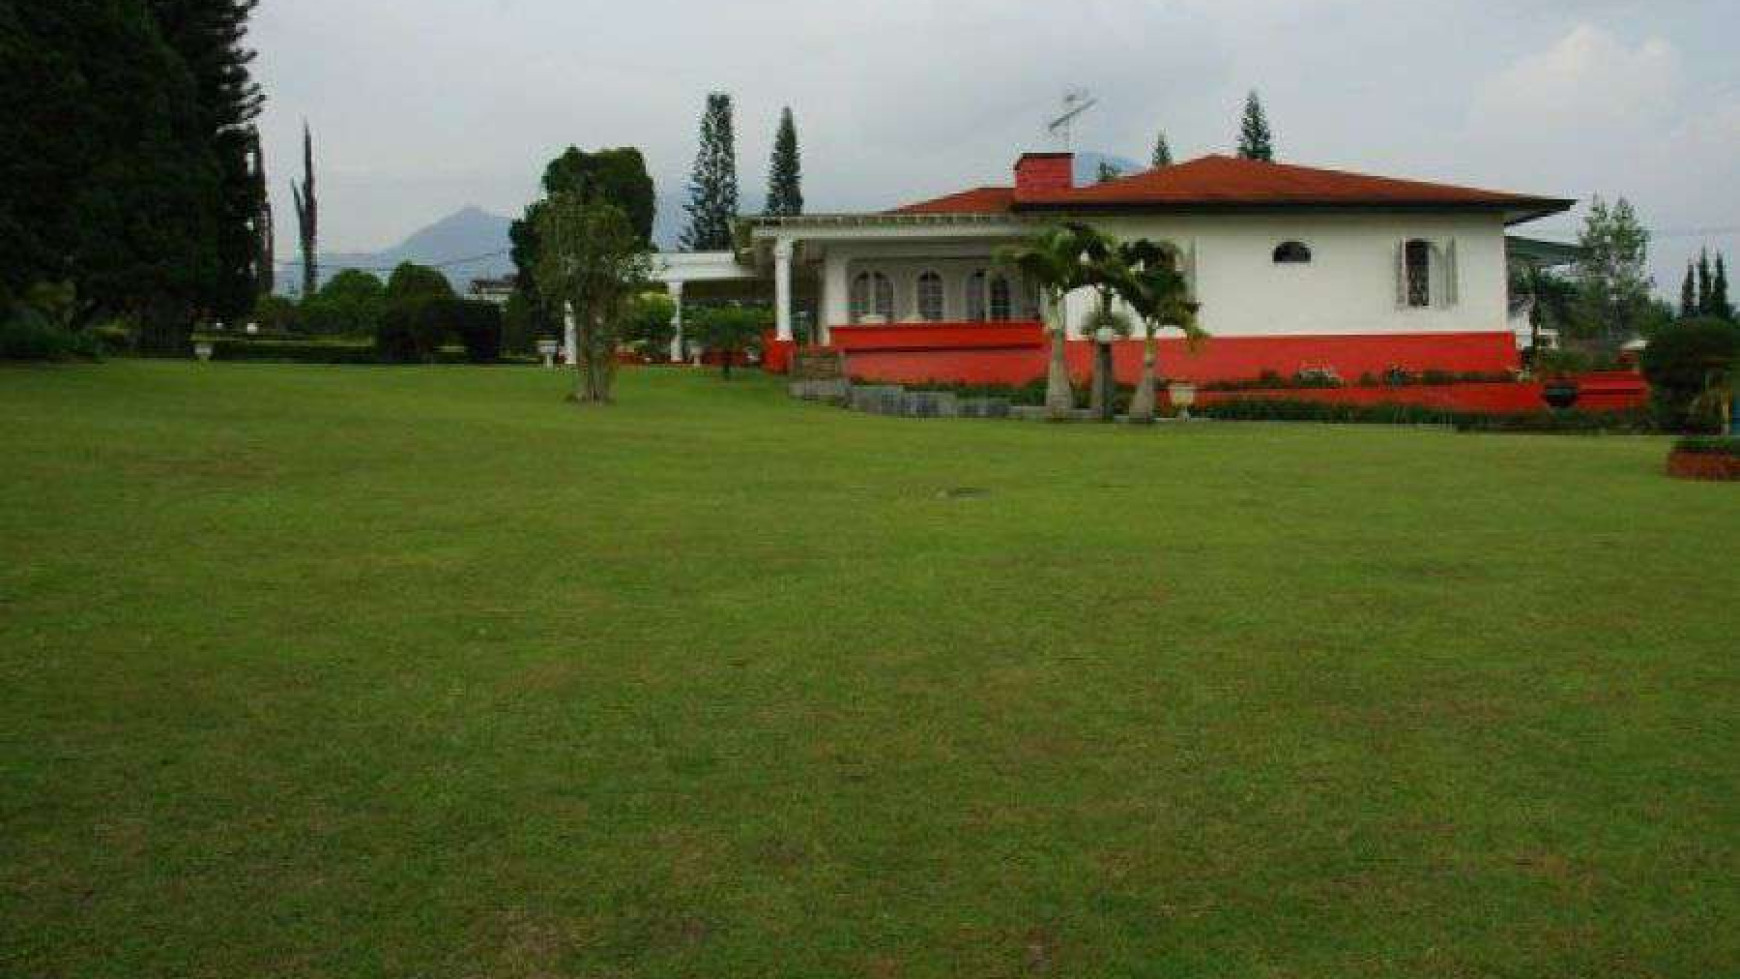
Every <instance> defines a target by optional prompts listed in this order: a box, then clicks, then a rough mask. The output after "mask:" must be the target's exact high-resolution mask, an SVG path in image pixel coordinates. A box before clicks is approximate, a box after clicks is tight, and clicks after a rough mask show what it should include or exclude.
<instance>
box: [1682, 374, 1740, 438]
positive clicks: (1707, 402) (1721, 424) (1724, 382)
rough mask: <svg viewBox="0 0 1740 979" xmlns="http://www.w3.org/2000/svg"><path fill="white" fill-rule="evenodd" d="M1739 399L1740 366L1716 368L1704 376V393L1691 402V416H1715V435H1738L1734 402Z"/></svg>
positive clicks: (1739, 432)
mask: <svg viewBox="0 0 1740 979" xmlns="http://www.w3.org/2000/svg"><path fill="white" fill-rule="evenodd" d="M1736 397H1740V364H1729V365H1728V366H1726V367H1718V368H1716V369H1715V370H1712V371H1710V372H1709V373H1708V374H1706V375H1704V393H1703V394H1700V395H1698V397H1697V400H1695V401H1693V402H1692V416H1693V417H1694V418H1696V417H1697V416H1699V415H1703V414H1706V413H1707V414H1710V415H1715V416H1716V421H1717V428H1716V434H1718V435H1728V436H1735V435H1740V431H1737V430H1736V429H1735V427H1734V402H1735V399H1736Z"/></svg>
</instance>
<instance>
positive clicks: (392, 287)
mask: <svg viewBox="0 0 1740 979" xmlns="http://www.w3.org/2000/svg"><path fill="white" fill-rule="evenodd" d="M452 298H454V295H453V283H451V282H448V281H447V276H445V275H442V274H441V273H440V272H439V271H437V270H435V269H432V268H430V267H429V266H427V265H418V264H417V263H415V262H400V263H399V267H398V268H396V269H394V270H393V274H392V276H391V277H390V278H388V279H387V289H386V301H387V302H388V303H392V304H398V303H406V302H419V301H425V300H430V299H452Z"/></svg>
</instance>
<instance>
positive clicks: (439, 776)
mask: <svg viewBox="0 0 1740 979" xmlns="http://www.w3.org/2000/svg"><path fill="white" fill-rule="evenodd" d="M565 384H566V381H565V379H564V378H562V377H559V376H558V375H556V374H552V373H547V372H543V371H538V370H532V369H509V368H500V369H484V368H429V369H413V368H406V369H372V368H317V367H291V366H274V365H206V366H199V365H194V364H181V363H137V362H118V363H112V364H107V365H101V366H86V367H64V368H54V369H26V368H8V369H0V411H3V412H4V418H5V422H4V425H3V427H0V976H5V977H9V979H10V977H60V976H79V977H85V976H100V977H127V979H139V977H156V976H166V977H167V976H173V977H225V979H237V977H250V976H274V977H280V976H297V977H301V976H477V977H485V976H488V977H519V976H599V977H604V976H612V977H615V976H621V977H631V976H632V977H667V976H693V977H697V979H713V977H770V976H804V977H832V976H870V977H913V976H927V977H928V976H935V977H943V976H950V977H953V976H963V977H981V976H1027V975H1050V976H1069V977H1077V976H1080V977H1088V976H1092V977H1108V976H1131V977H1135V976H1143V977H1153V976H1166V977H1188V976H1226V977H1253V976H1257V977H1262V976H1269V977H1280V976H1311V977H1316V976H1323V977H1349V976H1351V977H1361V976H1396V977H1403V976H1406V977H1415V976H1431V977H1451V976H1504V977H1518V979H1523V977H1528V979H1536V977H1544V976H1555V977H1556V976H1565V977H1569V976H1675V977H1681V976H1683V977H1699V979H1706V977H1716V976H1725V975H1734V974H1736V972H1737V971H1740V929H1736V928H1735V922H1736V921H1737V920H1740V855H1737V844H1740V737H1737V734H1740V561H1737V560H1736V556H1737V555H1740V492H1737V490H1740V487H1734V486H1730V485H1716V484H1690V483H1681V482H1674V481H1670V480H1667V479H1665V478H1664V477H1663V476H1662V475H1661V471H1662V464H1663V458H1664V455H1665V453H1666V446H1667V443H1666V441H1665V440H1661V439H1640V438H1617V437H1606V438H1603V437H1527V436H1477V435H1457V434H1453V433H1448V432H1442V431H1433V430H1414V429H1379V428H1358V427H1315V426H1266V425H1245V424H1237V423H1204V424H1200V425H1195V426H1188V427H1179V426H1163V427H1161V428H1158V429H1152V430H1135V429H1128V428H1122V427H1119V428H1097V427H1085V426H1084V427H1065V428H1056V427H1048V426H1043V425H1035V424H1018V423H1007V422H1005V423H999V422H972V421H928V422H919V421H907V420H900V419H888V418H875V417H867V416H860V415H853V414H849V413H845V412H840V411H837V410H834V409H830V408H825V407H820V406H815V405H807V404H800V403H794V402H791V401H788V400H786V399H785V398H784V397H783V395H782V394H781V393H780V392H779V390H778V388H777V386H776V385H774V384H773V383H771V382H769V381H765V380H762V379H759V378H754V377H746V378H743V379H741V380H739V381H735V382H733V383H731V384H730V385H723V384H721V383H720V382H719V381H718V380H717V378H716V377H715V376H713V375H710V374H708V375H699V374H690V373H678V372H663V373H659V372H638V373H629V374H626V375H625V376H624V377H623V379H622V381H621V391H620V393H621V403H620V404H618V405H617V406H615V407H613V408H610V409H607V410H592V411H583V410H579V409H576V408H574V407H572V406H570V405H566V404H564V403H563V402H562V401H561V400H560V397H559V395H560V393H561V391H562V390H563V388H564V386H565Z"/></svg>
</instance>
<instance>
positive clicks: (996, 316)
mask: <svg viewBox="0 0 1740 979" xmlns="http://www.w3.org/2000/svg"><path fill="white" fill-rule="evenodd" d="M989 291H990V299H991V302H990V305H991V319H993V320H996V321H997V322H999V323H1007V322H1008V321H1010V320H1011V319H1014V318H1015V310H1014V302H1013V301H1012V300H1013V296H1012V294H1011V291H1010V289H1009V277H1008V276H1006V275H994V276H992V277H991V286H990V290H989Z"/></svg>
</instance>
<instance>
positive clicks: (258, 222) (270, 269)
mask: <svg viewBox="0 0 1740 979" xmlns="http://www.w3.org/2000/svg"><path fill="white" fill-rule="evenodd" d="M248 144H249V153H248V161H249V162H248V168H249V170H250V171H251V172H252V176H253V180H252V182H253V185H254V187H253V196H254V198H255V199H256V200H258V201H259V209H258V210H257V211H256V212H255V213H254V221H253V228H254V290H255V293H256V294H257V295H259V296H269V295H271V294H272V290H273V289H275V288H277V285H278V255H277V238H276V236H277V229H276V227H275V223H274V221H273V219H272V195H270V194H268V193H266V151H265V150H264V149H262V148H261V146H260V130H259V129H257V128H254V127H249V129H248Z"/></svg>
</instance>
